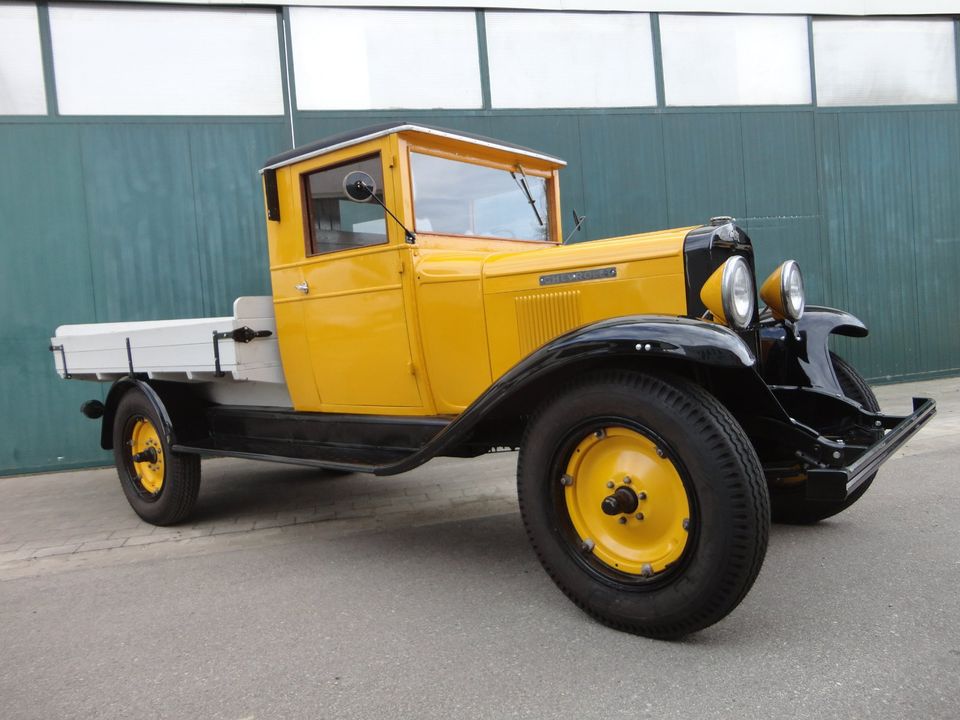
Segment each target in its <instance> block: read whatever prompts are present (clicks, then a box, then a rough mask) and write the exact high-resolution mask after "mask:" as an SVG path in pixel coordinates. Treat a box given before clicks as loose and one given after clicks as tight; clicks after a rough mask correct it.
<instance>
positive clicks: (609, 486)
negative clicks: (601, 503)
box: [607, 480, 613, 488]
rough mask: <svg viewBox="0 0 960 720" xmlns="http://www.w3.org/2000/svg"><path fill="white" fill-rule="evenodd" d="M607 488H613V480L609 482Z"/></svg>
mask: <svg viewBox="0 0 960 720" xmlns="http://www.w3.org/2000/svg"><path fill="white" fill-rule="evenodd" d="M607 487H608V488H613V480H607Z"/></svg>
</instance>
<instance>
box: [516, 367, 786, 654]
mask: <svg viewBox="0 0 960 720" xmlns="http://www.w3.org/2000/svg"><path fill="white" fill-rule="evenodd" d="M517 475H518V478H517V479H518V495H519V499H520V509H521V512H522V514H523V520H524V524H525V525H526V529H527V534H528V536H529V537H530V540H531V542H532V544H533V546H534V549H535V550H536V553H537V556H538V557H539V559H540V562H541V563H542V564H543V566H544V568H545V569H546V571H547V573H548V574H549V575H550V577H551V578H552V579H553V580H554V582H555V583H556V584H557V585H558V586H559V588H560V589H561V590H562V591H563V592H564V593H565V594H566V595H567V596H568V597H569V598H570V599H571V600H573V602H574V603H576V604H577V605H578V606H579V607H581V608H582V609H584V610H585V611H586V612H587V613H589V614H590V615H592V616H593V617H595V618H597V619H598V620H600V621H601V622H604V623H606V624H607V625H610V626H612V627H615V628H618V629H621V630H626V631H629V632H633V633H637V634H640V635H647V636H650V637H660V638H671V637H679V636H682V635H685V634H687V633H690V632H694V631H696V630H699V629H702V628H704V627H707V626H708V625H711V624H713V623H715V622H717V621H718V620H720V619H721V618H723V617H724V616H726V615H727V614H728V613H729V612H730V611H731V610H733V609H734V608H735V607H736V606H737V605H738V604H739V603H740V601H741V600H742V599H743V597H744V596H745V595H746V593H747V591H748V590H749V589H750V587H751V586H752V585H753V581H754V579H755V578H756V576H757V573H758V572H759V571H760V566H761V564H762V563H763V557H764V554H765V552H766V547H767V534H768V530H769V504H768V498H767V488H766V484H765V482H764V480H763V474H762V471H761V469H760V464H759V461H758V460H757V457H756V454H755V453H754V451H753V448H752V446H751V445H750V443H749V441H748V440H747V438H746V436H745V435H744V433H743V431H742V429H741V428H740V426H739V425H738V424H737V422H736V420H734V419H733V417H732V416H730V414H729V413H728V412H727V411H726V409H725V408H724V407H723V406H722V405H721V404H720V403H719V402H718V401H717V400H716V399H715V398H714V397H713V396H712V395H710V394H708V393H707V392H705V391H704V390H703V389H702V388H700V387H699V386H696V385H693V384H692V383H689V382H687V381H686V380H682V379H680V378H673V377H671V378H663V377H658V376H656V377H655V376H650V375H642V374H638V373H632V372H618V371H610V372H605V373H600V374H596V375H593V376H591V377H589V378H585V379H584V380H582V381H580V382H579V383H578V384H576V385H574V386H573V387H571V388H569V389H567V390H566V391H565V392H563V393H562V394H561V395H559V396H558V397H556V398H554V399H553V400H551V401H549V402H548V403H547V404H546V405H544V406H543V407H542V408H541V409H540V410H539V411H538V412H537V414H536V415H535V417H534V418H533V419H532V420H531V421H530V423H529V425H528V427H527V432H526V435H525V438H524V442H523V444H522V446H521V449H520V457H519V461H518V471H517Z"/></svg>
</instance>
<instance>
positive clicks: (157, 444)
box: [113, 390, 200, 525]
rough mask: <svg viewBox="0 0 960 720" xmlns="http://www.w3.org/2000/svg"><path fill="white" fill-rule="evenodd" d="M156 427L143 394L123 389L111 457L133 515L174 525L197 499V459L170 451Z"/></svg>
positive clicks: (150, 405) (165, 440)
mask: <svg viewBox="0 0 960 720" xmlns="http://www.w3.org/2000/svg"><path fill="white" fill-rule="evenodd" d="M161 427H162V423H161V419H160V418H159V417H158V416H157V413H156V411H155V410H154V408H153V405H152V404H151V403H150V402H149V401H148V400H147V398H146V397H145V396H144V394H143V393H142V392H140V391H139V390H129V391H127V393H126V394H125V395H124V396H123V397H122V398H120V403H119V404H118V406H117V413H116V416H115V417H114V421H113V457H114V461H115V463H116V466H117V474H118V475H119V476H120V485H121V487H123V493H124V495H126V496H127V501H128V502H129V503H130V506H131V507H132V508H133V509H134V512H136V513H137V515H139V516H140V517H141V518H142V519H143V520H146V521H147V522H148V523H152V524H154V525H174V524H176V523H178V522H181V521H182V520H184V519H185V518H186V517H187V516H188V515H189V514H190V513H191V512H192V510H193V506H194V504H195V503H196V501H197V495H198V493H199V491H200V458H199V456H197V455H188V454H185V453H175V452H172V451H171V450H170V445H169V443H168V442H167V439H166V437H164V435H163V433H162V432H161V431H160V428H161Z"/></svg>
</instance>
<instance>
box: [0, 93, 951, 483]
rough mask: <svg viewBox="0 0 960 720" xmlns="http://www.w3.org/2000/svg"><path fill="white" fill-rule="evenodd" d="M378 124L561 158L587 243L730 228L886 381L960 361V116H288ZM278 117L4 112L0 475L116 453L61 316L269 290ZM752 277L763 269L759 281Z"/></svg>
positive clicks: (145, 312)
mask: <svg viewBox="0 0 960 720" xmlns="http://www.w3.org/2000/svg"><path fill="white" fill-rule="evenodd" d="M387 119H406V120H419V121H422V122H426V123H430V124H436V125H441V126H447V127H450V128H455V129H462V130H469V131H473V132H479V133H482V134H486V135H490V136H493V137H498V138H502V139H505V140H509V141H513V142H518V143H521V144H524V145H529V146H531V147H535V148H539V149H541V150H544V151H546V152H549V153H553V154H557V155H559V156H561V157H564V158H566V159H567V160H568V161H569V163H570V165H569V167H568V168H567V169H566V170H564V171H563V173H562V176H561V179H562V199H563V204H564V208H565V217H568V216H569V210H570V208H574V207H575V208H576V209H577V210H578V211H580V212H581V213H582V214H585V215H587V217H588V219H587V222H586V224H585V227H584V230H583V232H582V233H581V235H582V239H584V240H589V239H594V238H598V237H604V236H610V235H617V234H625V233H629V232H638V231H644V230H652V229H657V228H662V227H668V226H679V225H691V224H697V223H701V222H703V221H705V220H706V219H707V218H709V217H710V216H712V215H720V214H729V215H734V216H736V217H737V218H738V219H739V220H740V222H741V223H742V224H743V225H744V226H745V227H746V228H747V230H748V232H749V233H750V234H751V236H752V238H753V240H754V243H755V246H756V249H757V254H758V266H759V272H760V274H761V276H762V275H763V274H765V273H767V272H768V271H770V270H772V268H773V267H774V266H775V265H776V264H777V263H778V262H779V261H780V260H782V259H784V258H787V257H794V258H797V259H798V260H799V261H800V263H801V265H802V266H803V267H804V269H805V275H806V279H807V285H808V296H809V298H810V300H811V301H812V302H814V303H823V304H830V305H836V306H840V307H845V308H848V309H849V310H851V311H853V312H854V313H856V314H857V315H859V316H860V317H862V318H863V319H864V320H865V321H866V322H867V324H868V325H869V326H870V328H871V331H872V333H871V337H870V338H869V339H867V340H864V341H855V342H845V343H843V344H842V345H841V348H842V351H843V352H844V353H845V354H847V355H848V356H849V357H850V358H851V359H852V360H853V361H854V362H855V363H856V364H857V365H858V366H859V367H860V368H861V369H862V370H863V372H864V374H866V375H867V376H869V377H871V378H875V379H890V378H908V377H924V376H928V375H932V374H945V373H950V372H956V371H958V368H960V360H958V357H960V334H958V333H956V332H954V331H953V328H954V327H955V324H956V317H957V316H958V315H960V300H958V294H957V293H956V292H955V290H954V286H955V283H956V278H957V277H958V274H960V236H958V232H957V228H958V227H960V204H958V198H960V163H958V158H960V109H958V108H957V107H955V106H949V107H934V108H881V109H865V110H859V111H858V110H824V109H819V108H816V109H815V108H811V107H805V108H778V109H763V108H746V109H744V108H740V109H718V110H672V109H666V110H665V109H660V110H656V109H641V110H609V111H491V110H484V111H464V112H454V111H443V112H441V111H435V112H407V113H384V112H375V113H295V114H294V118H293V120H294V129H295V131H296V137H297V139H298V141H299V142H301V143H302V142H307V141H309V140H312V139H315V138H317V137H321V136H323V135H327V134H329V133H333V132H338V131H340V130H344V129H347V128H352V127H356V126H358V125H363V124H369V123H373V122H382V121H384V120H387ZM289 138H290V128H289V125H288V121H287V120H285V119H282V118H278V119H265V120H263V121H251V120H240V119H237V120H230V119H226V120H209V119H190V120H187V119H170V120H148V119H127V120H125V119H102V120H101V119H97V118H85V119H77V120H67V119H62V118H51V119H40V120H34V121H30V120H28V119H16V120H15V119H10V118H0V158H2V162H0V220H2V222H0V249H2V251H3V257H4V261H3V263H0V307H2V308H3V311H4V322H3V323H2V325H0V343H2V347H3V353H2V354H0V357H2V360H0V408H2V415H0V474H3V473H14V472H28V471H34V470H42V469H54V468H63V467H74V466H79V465H89V464H98V463H104V462H108V461H109V457H108V456H107V454H106V453H104V452H102V451H100V450H98V442H97V441H98V424H97V423H92V422H89V421H87V420H84V419H83V418H82V417H81V416H80V415H79V413H78V407H79V405H80V402H81V401H82V400H85V399H88V398H90V397H95V396H97V395H98V394H99V393H100V392H101V389H100V388H99V387H97V386H95V385H93V384H90V383H82V382H65V381H62V380H59V379H58V378H57V376H56V375H55V373H54V371H53V362H52V360H51V358H50V354H49V352H48V351H47V344H48V339H49V337H50V335H51V334H52V332H53V330H54V328H55V327H56V326H57V325H60V324H64V323H82V322H106V321H116V320H140V319H158V318H171V317H184V316H196V315H216V314H227V313H229V312H230V308H231V303H232V301H233V299H234V298H235V297H236V296H238V295H244V294H266V293H269V285H268V272H267V267H266V248H265V240H264V229H263V224H264V218H263V210H262V201H261V198H260V191H259V179H258V176H257V169H258V168H259V167H260V164H261V161H262V160H263V159H265V158H266V157H268V156H269V155H271V154H273V153H275V152H278V151H280V150H283V149H286V148H287V147H289V142H290V141H289ZM761 279H762V277H761Z"/></svg>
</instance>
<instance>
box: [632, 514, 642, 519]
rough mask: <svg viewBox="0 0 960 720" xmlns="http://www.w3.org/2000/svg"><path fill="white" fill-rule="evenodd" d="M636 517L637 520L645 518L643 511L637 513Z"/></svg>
mask: <svg viewBox="0 0 960 720" xmlns="http://www.w3.org/2000/svg"><path fill="white" fill-rule="evenodd" d="M634 517H635V518H637V520H643V513H637V514H636V515H634Z"/></svg>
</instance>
